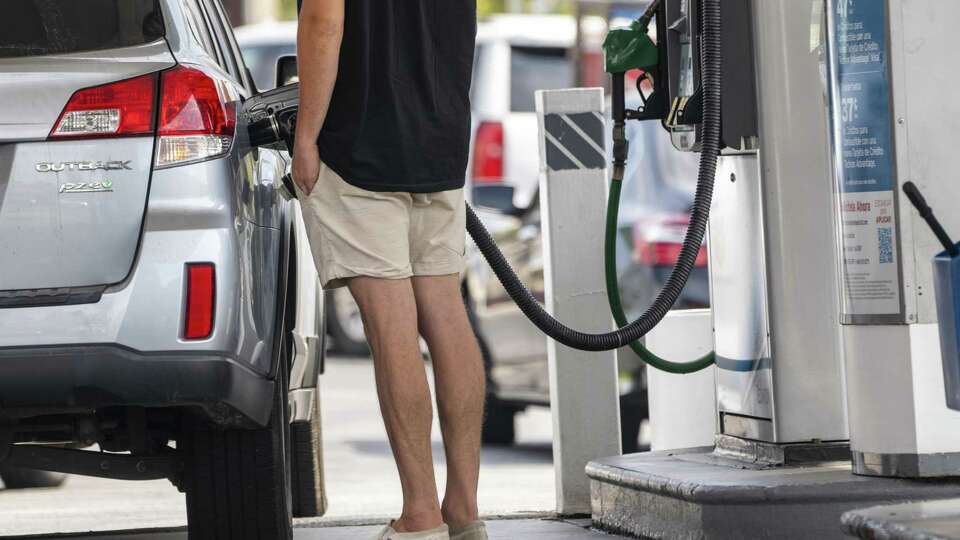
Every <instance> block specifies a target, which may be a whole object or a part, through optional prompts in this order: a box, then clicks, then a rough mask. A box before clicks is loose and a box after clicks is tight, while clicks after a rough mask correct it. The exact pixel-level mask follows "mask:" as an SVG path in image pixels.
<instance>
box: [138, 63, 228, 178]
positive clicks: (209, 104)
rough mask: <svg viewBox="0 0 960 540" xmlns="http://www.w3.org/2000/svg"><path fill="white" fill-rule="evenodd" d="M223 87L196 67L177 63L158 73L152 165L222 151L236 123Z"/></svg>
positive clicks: (181, 162)
mask: <svg viewBox="0 0 960 540" xmlns="http://www.w3.org/2000/svg"><path fill="white" fill-rule="evenodd" d="M225 94H226V88H225V86H224V85H223V84H221V83H220V82H219V81H217V80H215V79H213V78H212V77H210V76H209V75H207V74H206V73H204V72H203V71H200V70H199V69H196V68H192V67H186V66H177V67H175V68H173V69H170V70H167V71H164V72H163V74H162V75H161V77H160V115H159V125H158V128H157V135H158V137H159V140H158V141H157V160H156V164H155V167H156V168H163V167H173V166H176V165H184V164H187V163H195V162H197V161H204V160H207V159H212V158H216V157H220V156H223V155H225V154H226V153H227V152H229V151H230V145H231V144H233V136H234V132H235V130H236V125H237V114H236V109H235V105H234V104H233V103H232V102H230V101H229V100H228V99H227V98H226V95H225Z"/></svg>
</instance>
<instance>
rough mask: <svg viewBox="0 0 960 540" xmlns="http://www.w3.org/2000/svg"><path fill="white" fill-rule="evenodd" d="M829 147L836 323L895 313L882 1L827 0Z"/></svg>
mask: <svg viewBox="0 0 960 540" xmlns="http://www.w3.org/2000/svg"><path fill="white" fill-rule="evenodd" d="M832 10H833V21H834V24H833V25H832V28H831V46H832V51H833V62H832V66H833V69H832V80H831V83H832V85H833V100H832V109H833V129H834V136H833V151H834V159H835V162H836V164H837V175H838V191H839V194H838V204H839V208H840V213H839V215H840V230H841V233H840V244H841V246H840V247H841V254H842V257H841V258H842V261H841V262H842V264H841V269H842V273H843V275H842V280H841V283H842V286H843V315H844V319H845V321H844V322H847V323H863V324H871V323H874V322H877V320H878V319H890V318H891V317H897V318H900V317H902V312H903V309H902V302H901V292H900V291H901V289H902V288H901V285H900V265H899V254H898V243H897V235H898V229H897V211H896V205H895V200H896V194H895V193H896V189H897V182H896V173H895V169H894V153H893V149H894V146H893V133H892V126H893V124H892V113H891V101H890V83H889V66H888V63H887V13H886V2H877V1H876V0H834V1H833V2H832Z"/></svg>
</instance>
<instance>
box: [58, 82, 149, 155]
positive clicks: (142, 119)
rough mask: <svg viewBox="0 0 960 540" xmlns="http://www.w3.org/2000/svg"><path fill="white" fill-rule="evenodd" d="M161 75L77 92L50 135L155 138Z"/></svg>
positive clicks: (61, 137) (62, 137)
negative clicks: (155, 117)
mask: <svg viewBox="0 0 960 540" xmlns="http://www.w3.org/2000/svg"><path fill="white" fill-rule="evenodd" d="M156 92H157V75H156V74H155V73H151V74H150V75H143V76H141V77H137V78H134V79H127V80H125V81H119V82H115V83H110V84H105V85H102V86H95V87H93V88H85V89H83V90H77V91H76V92H74V94H73V95H72V96H71V97H70V100H69V101H68V102H67V106H66V107H64V109H63V112H61V113H60V118H58V119H57V123H56V124H54V127H53V130H52V131H51V132H50V138H51V139H66V138H83V137H125V136H132V135H152V134H153V120H154V103H155V102H156Z"/></svg>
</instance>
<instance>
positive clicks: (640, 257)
mask: <svg viewBox="0 0 960 540" xmlns="http://www.w3.org/2000/svg"><path fill="white" fill-rule="evenodd" d="M689 224H690V218H689V217H688V216H677V217H666V218H661V219H650V220H643V221H640V222H638V223H637V224H636V225H635V226H634V231H633V238H634V257H635V259H636V260H637V261H639V262H640V263H641V264H643V265H645V266H673V265H675V264H677V260H678V259H679V258H680V251H681V250H682V249H683V240H684V237H685V236H686V234H687V227H689ZM707 259H708V257H707V247H706V246H700V250H699V251H698V252H697V260H696V263H695V267H696V268H705V267H706V266H707V263H708V260H707Z"/></svg>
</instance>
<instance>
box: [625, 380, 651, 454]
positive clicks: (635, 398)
mask: <svg viewBox="0 0 960 540" xmlns="http://www.w3.org/2000/svg"><path fill="white" fill-rule="evenodd" d="M649 416H650V414H649V407H648V405H647V393H646V392H631V393H629V394H624V395H622V396H620V436H621V445H622V448H623V453H624V454H635V453H637V452H640V451H642V450H643V448H641V446H640V428H641V426H642V425H643V421H644V420H646V419H647V417H649Z"/></svg>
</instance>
